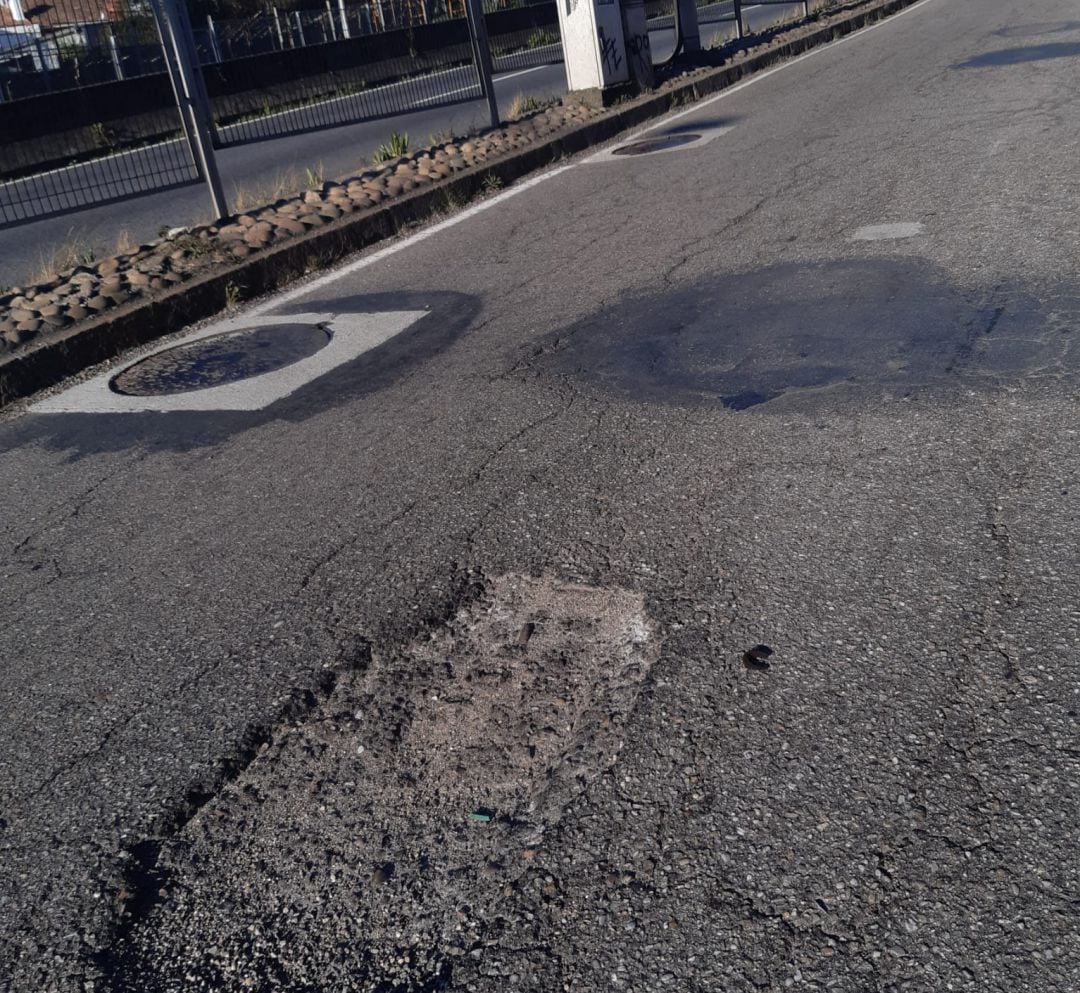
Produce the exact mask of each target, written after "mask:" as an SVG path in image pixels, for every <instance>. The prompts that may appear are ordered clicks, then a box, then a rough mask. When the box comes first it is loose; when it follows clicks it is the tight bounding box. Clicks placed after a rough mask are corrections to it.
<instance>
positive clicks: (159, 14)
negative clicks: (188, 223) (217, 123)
mask: <svg viewBox="0 0 1080 993" xmlns="http://www.w3.org/2000/svg"><path fill="white" fill-rule="evenodd" d="M184 2H185V0H154V2H153V3H151V5H150V6H151V9H152V10H153V12H154V20H155V21H156V22H157V27H158V34H160V35H161V46H162V49H163V50H164V53H165V65H166V67H167V68H168V70H169V80H170V82H171V83H172V86H173V93H174V94H175V96H176V105H177V108H178V109H179V111H180V121H181V123H182V124H183V126H184V134H185V136H186V137H187V142H188V148H189V149H190V151H191V157H192V159H194V161H195V165H196V167H197V168H198V170H199V175H200V176H201V177H202V179H203V180H204V181H205V183H206V186H207V189H208V190H209V192H210V206H211V209H212V211H213V214H214V220H221V219H222V218H224V217H228V216H229V205H228V203H227V201H226V200H225V192H224V190H223V189H222V186H221V175H220V174H219V173H218V167H217V159H215V158H214V142H213V118H212V117H211V116H210V102H209V100H208V99H207V96H206V89H205V87H204V85H203V79H202V69H201V68H200V67H199V63H198V59H197V58H196V57H195V44H194V41H193V40H192V36H191V25H190V24H189V23H188V21H187V17H186V16H185V15H186V13H187V11H186V9H184V8H183V3H184Z"/></svg>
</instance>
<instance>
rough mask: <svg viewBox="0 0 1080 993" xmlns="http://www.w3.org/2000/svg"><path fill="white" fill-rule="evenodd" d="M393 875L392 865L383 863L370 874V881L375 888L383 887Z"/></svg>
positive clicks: (391, 863)
mask: <svg viewBox="0 0 1080 993" xmlns="http://www.w3.org/2000/svg"><path fill="white" fill-rule="evenodd" d="M393 874H394V863H393V862H384V863H383V864H382V865H380V866H378V867H377V868H376V869H375V871H374V872H373V873H372V874H371V881H372V883H374V884H375V885H376V886H384V885H386V883H388V882H389V881H390V877H391V876H393Z"/></svg>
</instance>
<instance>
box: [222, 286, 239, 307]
mask: <svg viewBox="0 0 1080 993" xmlns="http://www.w3.org/2000/svg"><path fill="white" fill-rule="evenodd" d="M239 304H240V287H239V286H237V285H236V283H234V282H232V281H230V282H228V283H227V284H226V285H225V307H226V309H227V310H235V309H236V308H237V306H238V305H239Z"/></svg>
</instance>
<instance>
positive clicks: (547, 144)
mask: <svg viewBox="0 0 1080 993" xmlns="http://www.w3.org/2000/svg"><path fill="white" fill-rule="evenodd" d="M916 2H918V0H866V2H863V3H858V4H857V5H855V6H849V7H846V8H844V9H843V10H842V11H841V12H839V13H838V14H836V13H833V14H829V13H824V12H823V13H824V18H823V20H822V22H821V23H820V24H814V22H810V23H809V24H803V25H797V24H796V25H790V26H785V28H784V29H782V30H789V29H799V28H801V29H802V30H801V31H800V32H799V33H798V34H797V35H796V36H795V37H792V38H790V39H784V40H780V41H776V42H771V43H766V44H765V45H764V46H762V48H761V50H760V51H753V50H745V51H742V52H739V53H737V54H736V55H735V57H734V58H733V59H732V61H730V62H729V63H728V64H725V65H722V66H720V67H718V68H706V69H703V70H698V71H696V72H694V73H692V74H689V75H688V76H683V77H681V78H676V79H675V80H672V81H670V82H668V83H665V84H664V85H663V86H662V87H661V88H660V90H658V91H655V92H652V93H648V94H646V95H644V96H641V97H638V98H635V99H633V100H631V101H630V102H628V103H625V104H622V105H617V106H615V107H613V108H611V109H610V110H608V111H606V112H604V113H602V114H600V115H599V116H596V117H593V118H591V119H587V120H585V121H584V122H583V123H579V124H574V125H571V126H570V127H569V128H567V129H566V130H563V131H559V132H558V133H557V134H555V135H553V136H551V137H546V138H542V139H541V140H538V141H536V142H534V143H533V144H531V145H528V146H526V147H521V148H517V149H515V150H513V151H511V152H510V153H509V154H506V155H504V156H502V157H500V158H499V159H497V160H495V161H493V162H490V163H484V164H481V165H475V166H473V167H472V168H468V169H466V170H465V171H463V172H461V173H460V174H459V175H456V176H451V177H448V178H445V179H442V180H441V181H438V182H435V183H433V184H432V185H430V186H427V187H425V188H421V189H416V190H412V191H408V192H404V193H403V194H402V195H400V196H398V197H395V198H394V199H392V200H391V201H390V202H388V203H385V204H381V205H379V206H376V207H374V208H373V209H371V210H364V211H362V212H361V213H359V214H358V216H355V217H353V216H348V215H346V216H342V217H340V218H338V219H336V220H333V221H331V222H330V223H329V224H327V225H325V226H322V227H318V228H314V229H312V230H310V231H308V232H307V233H305V234H301V235H299V236H297V237H295V238H291V239H289V240H287V241H285V242H283V243H282V244H280V245H275V246H272V247H269V248H267V249H264V250H262V251H258V252H256V253H255V254H253V255H250V256H248V257H246V258H244V259H242V260H241V261H239V262H237V263H233V264H226V265H223V266H222V267H220V268H215V269H213V270H212V271H208V272H205V273H200V274H198V275H196V276H195V277H194V278H193V279H191V280H190V281H187V282H183V283H180V284H178V285H174V286H173V287H171V288H169V289H165V290H164V291H163V292H161V293H160V294H158V295H156V296H152V297H145V298H140V299H137V300H133V301H131V302H129V303H126V304H122V305H121V306H118V307H116V308H114V309H112V310H109V311H107V312H106V313H103V314H102V315H101V316H100V317H96V318H90V319H89V320H85V321H82V322H79V323H77V324H75V325H74V326H71V327H68V328H63V329H59V330H56V331H51V332H48V333H47V334H45V335H43V336H41V338H40V340H36V341H34V342H32V343H31V344H29V345H28V346H27V347H25V348H22V349H17V350H16V351H14V352H13V353H11V354H9V355H7V356H4V357H3V358H0V407H4V406H5V405H7V404H10V403H12V402H13V401H15V400H18V399H21V398H23V397H27V396H30V395H31V394H33V393H35V392H37V391H38V390H42V389H46V388H48V387H50V386H54V385H56V384H57V383H59V382H61V381H62V380H63V379H65V378H67V377H68V376H73V375H76V374H77V373H79V372H81V371H83V370H84V369H87V368H89V367H91V366H93V365H96V364H98V363H100V362H104V361H106V360H108V359H111V358H114V357H115V356H117V355H119V354H120V353H121V352H123V351H125V350H127V349H129V348H131V347H133V346H136V345H140V344H145V343H146V342H149V341H152V340H154V339H155V338H159V337H162V336H164V335H167V334H171V333H173V332H175V331H179V330H182V329H183V328H184V327H186V326H187V325H189V324H192V323H194V322H196V321H199V320H202V319H205V318H208V317H212V316H214V315H215V314H218V313H220V312H221V311H223V310H225V309H226V308H227V307H228V306H229V304H230V303H231V302H232V300H233V297H234V296H235V294H236V293H237V290H238V288H242V290H243V296H244V298H245V299H248V298H253V297H256V296H259V295H262V294H265V293H268V292H271V291H274V290H277V289H280V288H282V287H283V286H285V285H287V284H288V283H290V282H292V281H293V280H295V279H298V278H300V277H302V276H303V275H306V274H307V273H308V272H309V271H310V266H309V263H310V262H311V261H312V260H313V259H315V260H318V262H319V263H320V264H321V265H327V264H330V263H332V262H335V261H337V260H339V259H342V258H344V257H345V256H347V255H350V254H352V253H354V252H356V251H359V250H361V249H364V248H367V247H369V246H371V245H373V244H375V243H377V242H379V241H383V240H386V239H388V238H391V237H393V236H394V235H396V234H398V233H399V232H401V230H402V229H403V228H405V227H406V226H407V225H409V224H412V223H415V222H419V221H424V220H427V219H429V218H431V217H432V216H433V215H434V214H437V213H438V212H440V211H442V210H444V209H445V206H446V204H447V202H448V201H449V200H451V199H458V200H462V201H464V200H468V199H471V198H472V197H474V196H476V195H477V194H478V193H481V192H483V191H484V190H485V189H488V188H490V187H491V186H492V185H502V184H507V183H510V182H513V181H514V180H516V179H520V178H521V177H523V176H525V175H527V174H529V173H531V172H535V171H537V170H539V169H542V168H544V167H545V166H549V165H551V164H553V163H554V162H556V161H558V160H559V159H561V158H563V157H564V156H567V155H572V154H575V153H577V152H581V151H584V150H585V149H587V148H590V147H592V146H593V145H597V144H600V143H602V142H604V141H607V140H609V139H611V138H614V137H615V136H616V135H618V134H619V133H621V132H623V131H626V130H629V129H631V128H634V127H636V126H638V125H640V124H643V123H645V122H646V121H648V120H650V119H652V118H656V117H661V116H663V115H664V114H666V113H668V112H669V111H671V110H673V109H675V108H677V107H680V106H683V105H685V104H688V103H691V102H693V101H696V100H700V99H702V98H704V97H706V96H709V95H711V94H713V93H716V92H718V91H720V90H723V89H727V88H728V87H730V86H732V85H734V84H735V83H737V82H738V81H739V80H740V79H742V78H743V77H744V76H747V75H750V74H752V73H754V72H759V71H761V70H762V69H765V68H767V67H769V66H772V65H774V64H775V63H778V62H781V61H784V60H786V59H789V58H792V57H794V56H796V55H800V54H802V53H803V52H805V51H807V50H809V49H811V48H816V47H818V46H819V45H822V44H825V43H827V42H829V41H833V40H835V39H837V38H840V37H843V36H844V35H847V34H850V33H851V32H853V31H855V30H857V29H859V28H861V27H864V26H866V25H867V24H869V23H872V22H875V21H878V20H881V19H883V18H885V17H888V16H890V15H891V14H895V13H897V12H898V11H900V10H902V9H904V8H906V7H909V6H911V5H912V4H914V3H916ZM492 177H494V178H492Z"/></svg>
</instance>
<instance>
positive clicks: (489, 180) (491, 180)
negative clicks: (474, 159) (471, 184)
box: [484, 173, 503, 193]
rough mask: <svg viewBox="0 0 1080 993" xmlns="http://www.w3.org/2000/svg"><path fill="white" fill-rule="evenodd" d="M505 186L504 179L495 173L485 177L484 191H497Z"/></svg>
mask: <svg viewBox="0 0 1080 993" xmlns="http://www.w3.org/2000/svg"><path fill="white" fill-rule="evenodd" d="M502 188H503V181H502V180H501V179H499V177H498V176H496V175H495V173H490V174H489V175H487V176H485V177H484V192H485V193H496V192H498V191H499V190H501V189H502Z"/></svg>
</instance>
